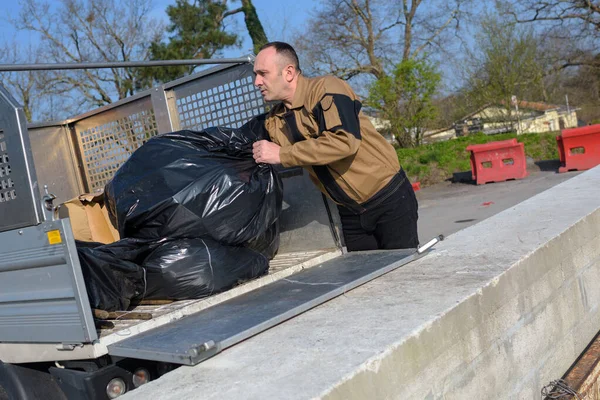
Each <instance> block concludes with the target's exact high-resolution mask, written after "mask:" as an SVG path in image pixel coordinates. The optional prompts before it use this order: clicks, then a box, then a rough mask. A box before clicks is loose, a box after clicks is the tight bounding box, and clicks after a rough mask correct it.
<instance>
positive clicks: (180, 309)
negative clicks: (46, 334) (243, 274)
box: [98, 248, 341, 346]
mask: <svg viewBox="0 0 600 400" xmlns="http://www.w3.org/2000/svg"><path fill="white" fill-rule="evenodd" d="M340 254H341V252H340V250H338V249H335V248H334V249H323V250H316V251H309V252H295V253H284V254H278V255H277V256H276V257H275V258H274V259H273V260H271V262H270V268H269V272H268V274H267V275H265V276H263V277H260V278H258V279H255V280H252V281H249V282H245V283H243V284H240V285H238V286H236V287H234V288H232V289H230V290H228V291H226V292H223V293H218V294H216V295H213V296H210V297H207V298H204V299H198V300H182V301H175V302H173V303H169V304H163V305H138V306H136V307H134V308H132V309H130V310H129V311H130V312H131V313H134V312H138V313H139V312H141V313H145V314H148V313H150V314H151V315H152V319H150V320H139V319H111V320H108V321H106V322H108V323H110V324H112V325H114V326H112V327H108V328H101V329H98V336H99V337H100V343H101V344H102V345H104V346H108V345H110V344H113V343H116V342H119V341H121V340H123V339H126V338H128V337H131V336H133V335H135V334H137V333H140V332H145V331H147V330H149V329H152V328H156V327H158V326H162V325H164V324H166V323H169V322H171V321H174V320H178V319H180V318H183V317H185V316H187V315H190V314H193V313H195V312H198V311H201V310H203V309H205V308H208V307H210V306H212V305H215V304H218V303H221V302H223V301H225V300H228V299H230V298H232V297H235V296H239V295H241V294H243V293H246V292H249V291H251V290H254V289H256V288H259V287H261V286H264V285H266V284H268V283H271V282H273V281H276V280H279V279H282V278H285V277H287V276H289V275H291V274H293V273H296V272H298V271H301V270H302V269H305V268H310V267H314V266H318V265H319V264H321V263H323V262H325V261H327V260H330V259H332V258H335V257H337V256H339V255H340Z"/></svg>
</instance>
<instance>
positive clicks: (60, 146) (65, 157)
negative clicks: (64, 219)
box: [29, 125, 85, 204]
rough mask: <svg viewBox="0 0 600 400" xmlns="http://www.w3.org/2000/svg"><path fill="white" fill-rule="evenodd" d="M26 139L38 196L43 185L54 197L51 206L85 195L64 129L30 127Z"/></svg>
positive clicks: (67, 134)
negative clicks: (36, 181) (37, 186)
mask: <svg viewBox="0 0 600 400" xmlns="http://www.w3.org/2000/svg"><path fill="white" fill-rule="evenodd" d="M29 139H30V141H31V150H32V153H33V161H34V163H35V168H36V173H37V177H38V182H39V185H40V190H39V192H40V194H41V195H42V196H43V195H44V185H47V186H48V192H50V193H52V194H53V195H55V196H56V200H55V204H61V203H64V202H65V201H67V200H70V199H72V198H74V197H76V196H78V195H80V194H81V193H84V192H85V189H84V186H83V181H82V180H81V176H80V174H79V168H78V165H77V164H78V162H77V158H76V156H75V154H74V151H73V150H74V149H73V145H72V143H71V138H70V132H69V130H68V127H66V126H61V125H59V126H48V127H37V128H31V127H30V128H29Z"/></svg>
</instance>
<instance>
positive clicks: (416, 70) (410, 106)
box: [367, 59, 441, 147]
mask: <svg viewBox="0 0 600 400" xmlns="http://www.w3.org/2000/svg"><path fill="white" fill-rule="evenodd" d="M440 79H441V76H440V74H439V73H438V72H436V70H435V68H434V67H433V66H432V65H430V64H428V63H427V62H425V61H423V60H414V59H407V60H404V61H401V62H400V63H398V64H397V65H396V69H395V70H394V71H393V73H392V74H391V75H383V76H382V77H381V78H379V79H378V80H377V81H375V83H374V84H373V85H372V86H371V88H370V91H369V98H368V100H367V105H369V106H371V107H373V108H375V109H376V110H379V111H380V112H381V116H382V117H383V118H385V119H387V120H388V121H390V130H391V133H392V134H393V136H394V138H395V139H396V141H397V143H398V145H399V146H400V147H411V146H413V145H420V144H421V142H422V139H423V134H424V133H425V128H426V126H427V123H428V122H430V121H432V120H433V119H434V118H435V116H436V108H435V106H434V104H433V97H434V95H435V93H436V91H437V88H438V84H439V82H440Z"/></svg>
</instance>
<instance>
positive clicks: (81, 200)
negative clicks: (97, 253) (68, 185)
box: [58, 194, 120, 244]
mask: <svg viewBox="0 0 600 400" xmlns="http://www.w3.org/2000/svg"><path fill="white" fill-rule="evenodd" d="M58 215H59V216H60V217H61V218H70V219H71V228H72V229H73V236H74V237H75V239H76V240H81V241H83V242H98V243H105V244H107V243H112V242H116V241H117V240H119V239H120V237H119V232H118V231H117V230H116V229H115V227H114V226H113V225H112V223H111V222H110V218H109V217H108V211H107V210H106V207H105V206H104V197H103V195H102V194H99V195H93V194H82V195H80V196H77V197H76V198H74V199H71V200H69V201H66V202H64V203H63V204H61V205H60V209H59V212H58Z"/></svg>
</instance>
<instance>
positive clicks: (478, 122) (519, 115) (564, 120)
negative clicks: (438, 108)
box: [425, 101, 578, 141]
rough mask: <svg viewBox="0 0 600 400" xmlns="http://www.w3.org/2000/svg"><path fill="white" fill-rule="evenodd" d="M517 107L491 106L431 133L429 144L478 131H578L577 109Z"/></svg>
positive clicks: (541, 105)
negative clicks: (570, 129)
mask: <svg viewBox="0 0 600 400" xmlns="http://www.w3.org/2000/svg"><path fill="white" fill-rule="evenodd" d="M517 107H518V111H517ZM517 107H515V106H513V107H511V110H510V112H509V110H508V109H507V108H506V106H505V105H503V104H502V103H499V104H488V105H485V106H483V107H481V108H480V109H478V110H477V111H475V112H473V113H471V114H469V115H466V116H465V117H464V118H462V119H461V120H460V121H457V122H455V123H454V125H453V126H452V127H448V128H444V129H440V130H436V131H431V132H428V133H427V134H426V135H425V136H426V138H427V139H428V140H429V141H437V140H446V139H451V138H453V137H460V136H466V135H468V134H469V133H474V132H483V133H485V134H487V135H493V134H496V133H504V132H517V134H523V133H541V132H552V131H558V130H562V129H567V128H575V127H577V124H578V120H577V109H576V108H567V107H566V106H558V105H552V104H547V103H542V102H532V101H519V102H518V104H517Z"/></svg>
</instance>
